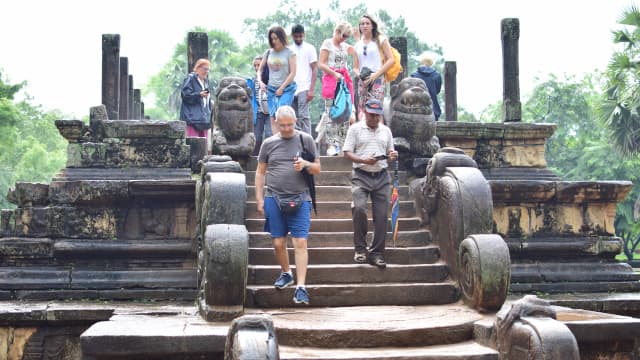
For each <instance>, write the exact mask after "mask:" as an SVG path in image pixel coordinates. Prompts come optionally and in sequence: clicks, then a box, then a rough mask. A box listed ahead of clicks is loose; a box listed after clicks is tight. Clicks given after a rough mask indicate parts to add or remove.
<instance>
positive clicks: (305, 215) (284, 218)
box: [264, 196, 311, 239]
mask: <svg viewBox="0 0 640 360" xmlns="http://www.w3.org/2000/svg"><path fill="white" fill-rule="evenodd" d="M264 217H265V222H264V231H266V232H269V233H270V234H271V237H274V238H279V237H285V236H287V234H288V233H291V236H292V237H294V238H305V239H306V238H308V237H309V227H311V201H303V202H302V204H300V208H299V209H298V212H297V213H295V214H282V213H281V212H280V208H279V207H278V204H277V203H276V200H275V198H273V197H271V196H267V197H265V198H264Z"/></svg>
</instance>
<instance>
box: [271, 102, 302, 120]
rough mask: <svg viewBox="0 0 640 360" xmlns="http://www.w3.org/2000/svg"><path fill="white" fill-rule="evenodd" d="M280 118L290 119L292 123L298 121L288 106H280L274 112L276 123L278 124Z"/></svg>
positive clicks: (294, 112)
mask: <svg viewBox="0 0 640 360" xmlns="http://www.w3.org/2000/svg"><path fill="white" fill-rule="evenodd" d="M281 117H288V118H292V119H293V121H297V120H298V118H296V111H295V110H293V108H292V107H291V106H289V105H284V106H280V107H279V108H278V110H276V122H278V119H280V118H281Z"/></svg>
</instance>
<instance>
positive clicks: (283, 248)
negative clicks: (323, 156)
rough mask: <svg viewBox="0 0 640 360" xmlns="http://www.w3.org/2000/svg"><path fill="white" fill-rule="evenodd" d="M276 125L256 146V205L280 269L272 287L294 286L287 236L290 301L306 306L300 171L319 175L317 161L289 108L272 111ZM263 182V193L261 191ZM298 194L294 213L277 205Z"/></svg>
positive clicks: (305, 213) (305, 207) (306, 220)
mask: <svg viewBox="0 0 640 360" xmlns="http://www.w3.org/2000/svg"><path fill="white" fill-rule="evenodd" d="M275 123H276V126H277V129H278V130H279V133H277V134H275V135H274V136H272V137H270V138H268V139H266V140H265V141H264V143H262V146H261V147H260V153H259V155H258V167H257V169H256V179H255V185H256V206H257V208H258V212H259V213H260V214H262V215H264V217H265V231H268V232H269V233H271V237H272V239H273V247H274V250H275V255H276V260H277V261H278V264H279V265H280V268H281V270H282V272H281V274H280V277H279V278H278V279H277V280H276V282H275V283H274V284H273V285H274V286H275V287H276V288H277V289H284V288H286V287H287V286H289V285H291V284H293V283H294V280H293V274H292V272H291V269H290V267H289V253H288V252H287V234H288V233H291V240H292V243H293V246H294V248H295V262H296V275H297V277H298V284H297V287H296V290H295V292H294V296H293V301H294V302H296V303H303V304H308V303H309V295H308V294H307V290H306V288H305V281H306V277H307V264H308V259H309V256H308V254H307V237H308V236H309V227H310V226H311V197H310V196H309V188H308V187H307V184H306V182H305V180H304V177H303V175H302V171H303V169H306V171H307V172H308V173H310V174H312V175H315V174H319V173H320V159H319V157H318V156H315V155H316V148H315V142H314V141H313V138H312V137H311V135H309V134H306V133H303V132H300V131H297V130H296V129H295V124H296V113H295V110H293V108H292V107H291V106H282V107H280V108H279V109H278V110H277V111H276V121H275ZM303 143H304V150H306V151H307V152H309V153H310V154H312V155H313V156H315V161H314V162H309V161H307V160H304V159H302V157H300V154H301V153H302V151H303ZM265 179H266V188H267V190H266V194H265V191H264V186H265ZM298 194H302V197H303V198H302V200H303V201H302V204H301V205H300V207H299V208H298V209H297V211H295V213H291V214H290V213H285V212H283V211H281V209H280V207H279V206H278V203H279V202H278V200H277V199H278V197H279V196H280V197H282V196H286V195H298Z"/></svg>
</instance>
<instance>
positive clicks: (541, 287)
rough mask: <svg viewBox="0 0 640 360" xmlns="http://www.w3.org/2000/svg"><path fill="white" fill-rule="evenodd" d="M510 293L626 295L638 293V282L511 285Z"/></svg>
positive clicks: (639, 290) (639, 285) (639, 282)
mask: <svg viewBox="0 0 640 360" xmlns="http://www.w3.org/2000/svg"><path fill="white" fill-rule="evenodd" d="M509 290H510V292H511V293H528V294H530V293H533V292H542V293H549V294H560V293H616V292H618V293H623V292H625V293H627V292H640V281H637V280H634V281H569V282H558V283H552V282H532V283H513V282H512V283H511V285H510V287H509Z"/></svg>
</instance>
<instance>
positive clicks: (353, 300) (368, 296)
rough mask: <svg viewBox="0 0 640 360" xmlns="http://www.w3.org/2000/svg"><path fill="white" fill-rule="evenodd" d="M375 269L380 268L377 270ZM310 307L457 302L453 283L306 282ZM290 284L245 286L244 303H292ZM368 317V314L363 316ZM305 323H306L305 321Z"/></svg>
mask: <svg viewBox="0 0 640 360" xmlns="http://www.w3.org/2000/svg"><path fill="white" fill-rule="evenodd" d="M376 270H378V271H384V270H379V269H376ZM307 290H308V291H309V296H310V305H311V306H371V305H442V304H450V303H453V302H456V301H458V299H459V297H460V291H459V289H458V286H457V285H456V284H454V283H453V282H441V283H385V284H370V283H369V284H337V285H313V284H311V285H307ZM293 291H294V287H293V286H291V287H289V288H287V289H284V290H277V289H275V288H274V287H273V285H249V286H247V296H246V298H245V306H247V307H260V308H274V307H284V306H292V305H294V303H293V300H292V299H293ZM366 317H367V318H369V315H367V316H366ZM307 326H308V324H307Z"/></svg>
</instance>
